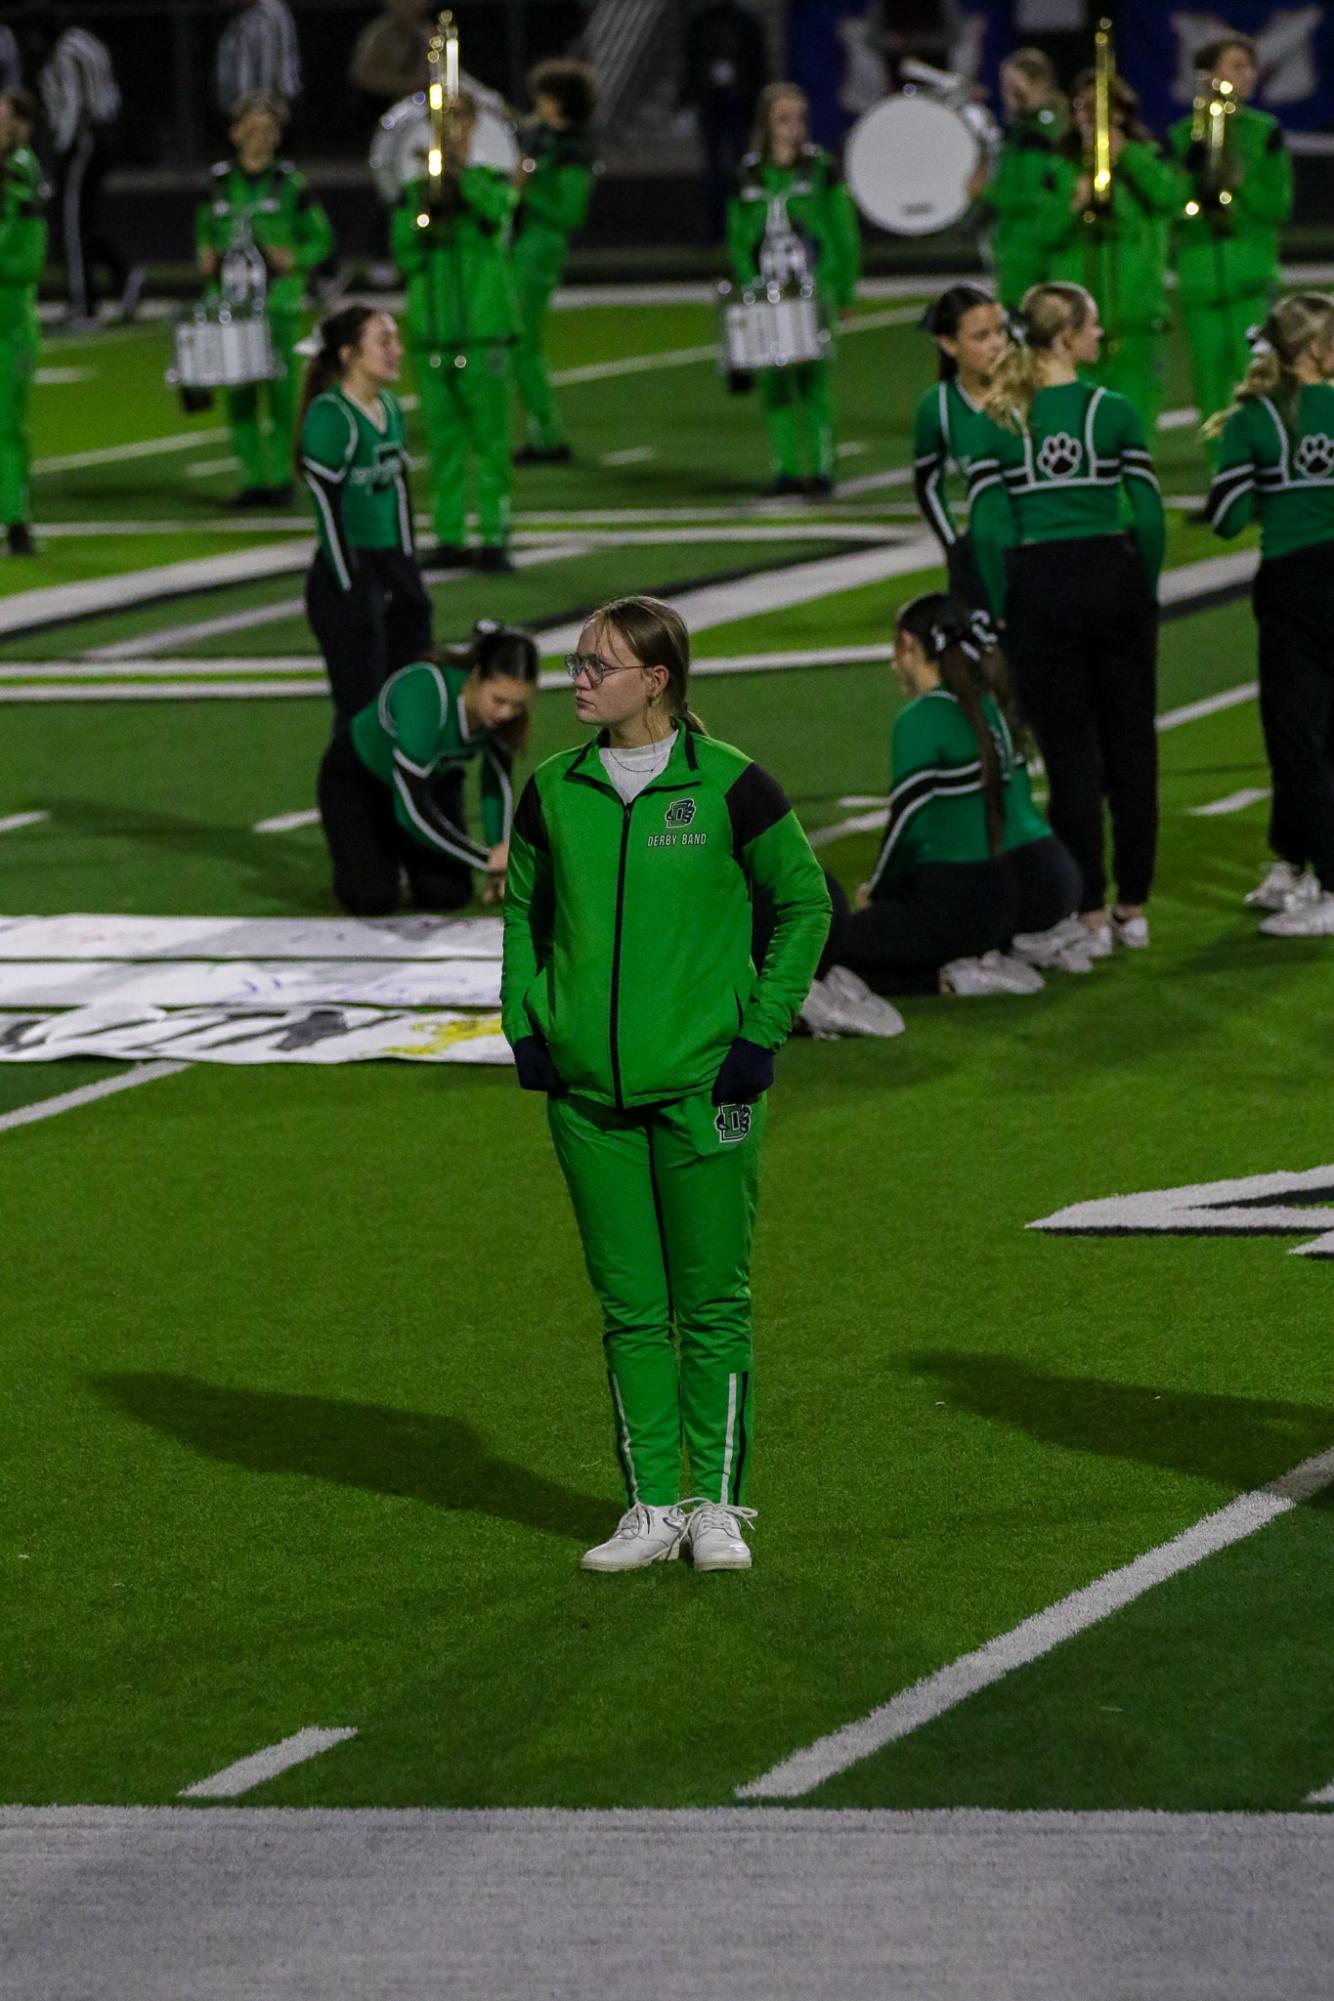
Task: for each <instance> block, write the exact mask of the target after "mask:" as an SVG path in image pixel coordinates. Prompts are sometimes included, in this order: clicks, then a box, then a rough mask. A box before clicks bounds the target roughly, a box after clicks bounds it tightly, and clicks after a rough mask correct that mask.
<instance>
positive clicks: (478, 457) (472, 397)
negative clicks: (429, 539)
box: [413, 341, 510, 548]
mask: <svg viewBox="0 0 1334 2001" xmlns="http://www.w3.org/2000/svg"><path fill="white" fill-rule="evenodd" d="M413 365H414V372H415V374H416V378H417V389H418V393H419V394H420V396H421V408H422V418H423V421H424V422H425V426H426V449H427V452H428V454H429V455H430V461H431V521H432V526H433V527H434V529H435V535H436V540H437V541H438V542H445V543H448V544H450V545H451V546H456V545H457V544H459V543H461V542H462V541H463V540H464V539H465V536H466V532H467V523H468V487H469V472H470V470H471V473H472V476H473V481H474V484H475V488H476V494H475V497H476V502H477V526H478V532H479V534H480V537H481V540H482V543H483V546H484V547H486V548H499V547H501V546H502V545H503V544H504V542H505V541H506V539H507V538H508V535H509V526H510V409H509V400H510V362H509V347H508V345H507V343H505V342H504V341H488V342H487V343H485V344H484V345H479V346H477V347H473V348H470V349H469V350H468V351H467V353H466V354H464V353H457V354H455V353H451V352H450V351H449V350H448V349H440V348H419V349H416V350H414V352H413Z"/></svg>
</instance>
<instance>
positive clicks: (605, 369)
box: [551, 306, 918, 389]
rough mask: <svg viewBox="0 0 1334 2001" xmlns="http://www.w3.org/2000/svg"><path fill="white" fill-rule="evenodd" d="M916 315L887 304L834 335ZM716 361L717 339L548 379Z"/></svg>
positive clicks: (605, 376)
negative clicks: (705, 343)
mask: <svg viewBox="0 0 1334 2001" xmlns="http://www.w3.org/2000/svg"><path fill="white" fill-rule="evenodd" d="M917 316H918V308H917V307H916V306H891V307H888V308H887V309H886V310H885V311H883V312H878V313H860V314H859V315H858V316H857V318H856V319H854V320H849V321H848V322H847V324H846V326H840V327H839V330H838V337H839V339H840V340H848V339H850V338H851V337H852V336H853V335H854V334H864V333H876V332H878V331H879V330H880V328H881V327H894V326H902V325H904V324H906V323H907V322H908V321H910V320H915V319H916V318H917ZM717 360H718V342H717V341H716V340H711V341H710V342H709V343H708V345H707V346H702V345H701V346H696V347H667V348H663V349H662V350H661V352H660V353H658V354H623V355H619V356H617V358H616V359H615V360H614V361H586V362H581V363H580V364H579V366H578V367H577V368H558V369H555V370H554V371H553V373H552V377H551V380H552V381H553V382H554V383H555V385H556V387H557V388H558V389H568V388H572V387H574V385H575V384H577V383H580V382H610V381H613V380H615V379H616V378H618V377H620V376H624V375H651V374H652V373H653V372H654V371H655V370H656V369H659V368H693V367H694V366H695V365H696V364H697V363H699V362H705V361H711V362H714V363H715V364H716V362H717Z"/></svg>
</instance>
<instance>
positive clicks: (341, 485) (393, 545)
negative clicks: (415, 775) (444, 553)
mask: <svg viewBox="0 0 1334 2001" xmlns="http://www.w3.org/2000/svg"><path fill="white" fill-rule="evenodd" d="M317 340H318V346H317V351H316V353H315V355H314V358H313V360H312V361H311V364H310V367H309V369H308V371H307V374H306V389H305V400H304V402H303V405H302V411H301V436H300V442H299V445H298V454H299V458H300V464H301V469H302V472H303V473H304V475H305V479H306V484H307V485H308V486H309V488H310V492H311V497H312V498H313V500H314V503H315V517H316V520H317V522H318V525H319V547H318V548H317V550H316V552H315V557H314V560H313V562H312V563H311V566H310V569H309V570H308V572H307V573H306V615H307V617H308V618H309V620H310V623H311V629H312V631H313V632H314V634H315V637H316V639H317V640H318V642H319V647H320V651H321V652H322V653H323V655H324V660H325V665H326V666H327V667H328V670H329V687H330V690H331V692H332V694H333V703H334V720H335V724H336V725H337V724H343V723H347V722H349V721H350V720H351V718H352V717H353V716H354V715H355V714H356V713H357V711H358V709H362V708H364V707H365V706H366V704H367V703H368V702H371V701H374V699H375V697H376V696H377V695H378V694H379V692H380V689H381V687H382V686H383V684H384V682H385V681H386V680H387V678H388V677H389V675H390V674H392V673H393V672H394V670H395V669H396V668H398V667H404V666H406V665H407V664H408V662H409V661H413V660H421V659H422V658H423V657H424V656H425V654H426V652H427V650H428V648H429V647H430V644H431V604H430V599H429V598H428V597H427V595H426V587H425V585H424V584H423V582H422V578H421V571H420V570H419V569H418V568H417V558H416V553H415V549H414V546H413V536H412V500H411V496H410V495H409V492H408V442H407V436H406V433H405V431H404V429H403V409H402V405H401V404H400V403H399V400H398V398H397V397H396V396H395V395H394V393H393V391H392V389H391V388H390V386H389V385H390V383H391V382H396V381H397V380H398V374H399V369H400V368H401V366H402V362H403V349H402V345H401V343H400V341H399V337H398V329H397V327H396V326H395V325H394V322H393V320H392V319H390V317H389V315H388V313H381V312H377V311H376V309H375V308H374V307H373V306H360V305H355V306H344V307H342V308H341V309H340V310H339V311H338V312H336V313H334V314H332V315H331V316H330V317H329V318H328V319H327V320H325V321H324V322H323V323H322V325H321V327H320V331H319V335H318V337H317Z"/></svg>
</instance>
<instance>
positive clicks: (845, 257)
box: [727, 146, 862, 313]
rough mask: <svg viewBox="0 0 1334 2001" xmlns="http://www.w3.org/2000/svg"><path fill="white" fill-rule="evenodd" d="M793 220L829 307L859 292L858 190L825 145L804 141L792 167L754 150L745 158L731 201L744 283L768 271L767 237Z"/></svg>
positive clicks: (732, 239) (730, 225)
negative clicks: (843, 177) (779, 164)
mask: <svg viewBox="0 0 1334 2001" xmlns="http://www.w3.org/2000/svg"><path fill="white" fill-rule="evenodd" d="M784 219H785V225H786V227H788V228H790V229H791V230H792V231H793V232H794V234H795V235H796V237H797V238H798V240H799V241H800V243H801V244H802V245H804V247H805V251H806V256H807V259H808V261H809V263H810V266H811V275H812V277H813V278H814V281H815V285H816V289H817V290H818V292H819V294H820V297H821V299H822V300H823V301H824V304H825V307H826V310H827V311H829V312H830V313H841V312H842V311H843V310H844V309H845V308H846V307H848V306H850V305H851V304H852V302H853V300H854V299H855V298H856V296H857V280H858V278H859V277H860V276H861V266H862V250H861V236H860V234H859V232H858V228H857V211H856V209H855V208H854V207H853V205H852V197H851V196H850V195H849V193H848V191H847V189H846V187H845V186H844V185H843V182H842V180H841V178H840V176H839V171H838V166H837V163H836V162H835V161H834V160H833V158H832V157H831V156H830V155H829V154H828V153H826V152H825V151H824V149H823V147H820V146H804V147H803V148H802V150H801V153H800V155H799V156H798V159H797V161H796V163H795V165H793V166H791V167H777V166H775V165H774V164H773V163H772V162H771V161H765V160H761V159H760V157H759V156H758V154H755V153H750V154H748V155H747V156H746V158H745V159H744V160H743V161H742V162H741V173H740V181H739V185H738V188H737V192H736V194H735V195H734V196H733V198H732V200H731V201H730V202H729V203H728V206H727V247H728V253H729V256H730V258H731V263H732V274H733V276H734V278H735V279H736V282H737V283H738V285H753V284H755V283H756V282H757V281H758V280H759V279H760V278H761V276H762V275H763V252H764V245H765V237H766V235H769V234H770V233H771V232H772V231H773V230H774V229H775V228H778V229H780V230H781V229H782V228H783V227H784V226H785V225H784Z"/></svg>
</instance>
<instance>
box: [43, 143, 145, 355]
mask: <svg viewBox="0 0 1334 2001" xmlns="http://www.w3.org/2000/svg"><path fill="white" fill-rule="evenodd" d="M115 157H116V140H115V133H114V130H113V128H112V127H110V126H105V125H93V126H85V127H84V128H83V130H82V131H81V132H80V133H79V135H78V137H77V138H76V139H75V142H74V144H73V145H72V146H71V148H70V150H69V152H68V153H62V154H60V156H59V158H58V159H57V161H56V199H55V210H56V214H57V216H58V218H59V223H60V245H61V251H62V254H63V256H64V260H65V284H66V288H67V290H68V293H69V305H70V311H71V312H72V313H73V314H74V315H75V316H76V317H77V318H78V319H81V320H83V319H89V318H91V317H92V315H93V314H94V313H95V312H96V311H97V284H96V270H97V266H98V265H101V266H102V267H103V269H104V270H105V271H106V272H107V273H108V275H109V277H110V279H111V285H112V289H113V291H115V292H117V293H119V292H123V291H124V290H125V285H126V280H127V278H128V275H129V273H128V268H127V266H126V263H125V258H124V256H123V255H122V254H121V250H120V247H119V245H118V244H117V243H116V242H115V241H114V240H113V239H112V238H111V237H109V236H108V235H107V233H106V231H105V229H104V227H103V224H102V183H103V181H104V180H105V179H106V176H107V171H108V169H109V168H110V166H111V165H112V162H113V161H114V159H115Z"/></svg>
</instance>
